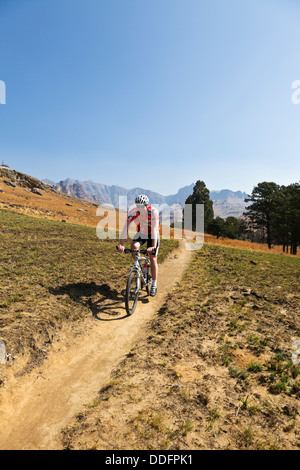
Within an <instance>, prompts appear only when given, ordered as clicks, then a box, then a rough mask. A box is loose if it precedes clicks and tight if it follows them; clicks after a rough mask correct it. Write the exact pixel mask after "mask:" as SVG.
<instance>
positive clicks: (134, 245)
mask: <svg viewBox="0 0 300 470" xmlns="http://www.w3.org/2000/svg"><path fill="white" fill-rule="evenodd" d="M145 242H146V240H143V239H142V237H141V236H140V234H139V233H136V234H135V235H134V237H133V239H132V240H131V249H132V250H139V249H140V247H141V246H142V245H143V244H144V243H145ZM131 254H132V258H133V260H134V259H135V253H131Z"/></svg>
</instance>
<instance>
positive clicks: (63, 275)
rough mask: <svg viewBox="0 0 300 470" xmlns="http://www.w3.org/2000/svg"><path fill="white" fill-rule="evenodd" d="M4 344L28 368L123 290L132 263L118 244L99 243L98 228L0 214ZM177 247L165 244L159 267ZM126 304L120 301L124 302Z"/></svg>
mask: <svg viewBox="0 0 300 470" xmlns="http://www.w3.org/2000/svg"><path fill="white" fill-rule="evenodd" d="M0 227H1V228H0V234H1V237H0V250H1V264H0V340H2V341H5V343H6V347H7V353H8V354H10V355H11V356H10V357H11V359H10V361H12V360H13V359H12V358H13V357H16V356H17V357H18V356H20V355H22V354H25V353H26V354H29V361H30V367H33V366H34V364H35V363H37V362H40V361H41V360H42V359H43V358H44V357H45V355H46V352H45V344H49V343H51V342H52V340H53V335H54V334H55V332H56V331H57V330H58V329H59V328H60V327H61V326H62V324H64V323H65V322H66V321H68V322H70V323H71V322H73V323H74V322H76V321H79V322H80V320H83V319H84V318H86V317H87V316H90V315H92V314H93V303H94V302H96V301H97V302H101V301H102V300H103V301H104V300H105V299H107V298H115V297H117V296H118V295H119V294H120V292H121V290H122V289H124V286H125V283H126V278H127V276H128V270H129V266H130V262H131V258H130V257H129V256H126V255H120V254H119V253H117V252H116V249H115V246H116V241H115V240H106V241H100V240H99V239H98V238H97V236H96V229H95V228H94V227H86V226H81V225H75V224H68V223H62V222H58V221H51V220H45V219H38V218H36V217H30V216H26V215H22V214H18V213H15V212H10V211H6V210H0ZM176 246H178V242H177V241H174V240H173V241H172V240H167V241H162V244H161V249H160V252H159V261H160V262H161V261H163V259H164V257H165V256H166V255H167V254H168V252H169V251H170V250H172V248H174V247H176ZM121 300H122V299H121Z"/></svg>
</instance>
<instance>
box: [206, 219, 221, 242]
mask: <svg viewBox="0 0 300 470" xmlns="http://www.w3.org/2000/svg"><path fill="white" fill-rule="evenodd" d="M224 227H225V220H224V219H222V217H216V218H215V219H213V220H212V222H211V223H210V224H209V226H208V228H207V230H208V233H210V234H211V235H215V236H216V237H217V238H220V237H222V236H224Z"/></svg>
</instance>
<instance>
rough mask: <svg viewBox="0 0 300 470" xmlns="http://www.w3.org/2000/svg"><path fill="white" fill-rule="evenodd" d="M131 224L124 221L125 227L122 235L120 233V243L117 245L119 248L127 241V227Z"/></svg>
mask: <svg viewBox="0 0 300 470" xmlns="http://www.w3.org/2000/svg"><path fill="white" fill-rule="evenodd" d="M130 224H131V222H130V221H128V220H127V221H126V223H125V225H124V228H123V230H122V233H121V238H120V243H119V246H120V245H121V246H124V243H125V241H126V240H127V235H128V229H129V225H130Z"/></svg>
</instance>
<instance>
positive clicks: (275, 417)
mask: <svg viewBox="0 0 300 470" xmlns="http://www.w3.org/2000/svg"><path fill="white" fill-rule="evenodd" d="M299 276H300V266H299V259H296V258H291V257H283V256H278V255H271V254H264V253H262V252H249V251H246V250H237V249H232V248H224V247H219V246H212V245H209V246H205V247H204V249H203V250H200V251H199V252H197V253H196V254H195V257H194V260H193V262H192V263H191V265H190V267H189V269H188V270H187V272H186V274H185V276H184V277H183V279H182V281H181V282H180V283H179V285H178V286H177V288H176V289H174V290H173V291H172V292H170V294H169V296H168V299H167V301H166V303H165V305H163V307H162V308H161V309H160V311H159V312H158V315H157V318H156V319H155V320H154V321H153V322H152V323H151V325H149V333H148V336H147V337H145V338H142V339H141V340H140V342H139V343H137V344H136V346H135V347H134V348H133V349H132V351H131V352H130V354H128V357H127V358H126V359H125V360H124V361H123V362H122V363H121V364H120V365H119V367H118V368H117V369H116V370H114V371H113V373H112V381H111V383H110V384H108V385H107V386H106V387H104V388H103V389H102V390H101V391H100V392H99V395H98V396H97V398H96V400H95V401H94V402H93V407H92V408H91V407H87V408H86V409H84V410H83V411H82V413H81V414H80V420H79V419H78V420H77V421H76V422H74V424H73V425H72V426H70V427H68V428H66V429H65V430H64V432H63V444H64V447H65V448H70V449H90V448H93V449H99V450H101V449H106V450H111V449H115V450H118V449H119V450H120V449H121V450H124V449H146V450H151V449H156V450H163V449H168V450H177V449H181V450H185V449H189V450H190V449H206V450H208V449H243V450H250V449H251V450H252V449H257V450H264V449H266V450H273V449H295V450H296V449H298V448H299V446H300V428H299V398H300V395H299V394H300V382H299V373H300V369H299V366H297V365H295V364H293V362H292V360H291V357H292V353H293V351H294V350H293V348H292V343H293V341H294V340H295V339H299V336H300V324H299V313H300V310H299V299H300V292H299Z"/></svg>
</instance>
